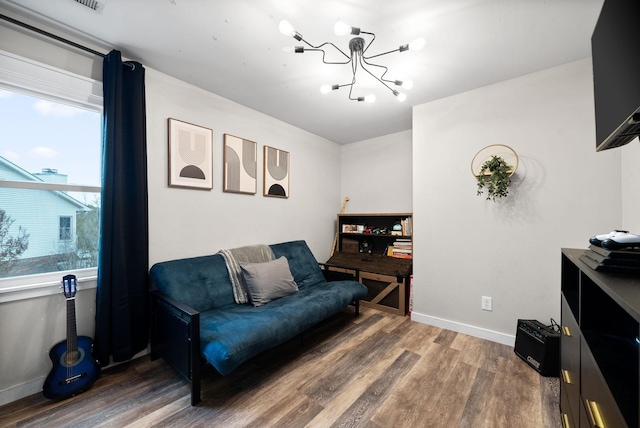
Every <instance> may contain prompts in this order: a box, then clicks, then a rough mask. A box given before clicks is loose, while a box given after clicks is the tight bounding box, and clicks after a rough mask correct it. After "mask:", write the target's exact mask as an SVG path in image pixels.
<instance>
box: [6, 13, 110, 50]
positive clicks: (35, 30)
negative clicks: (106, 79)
mask: <svg viewBox="0 0 640 428" xmlns="http://www.w3.org/2000/svg"><path fill="white" fill-rule="evenodd" d="M0 19H4V20H5V21H8V22H10V23H12V24H15V25H17V26H19V27H22V28H26V29H27V30H31V31H33V32H35V33H38V34H42V35H43V36H46V37H49V38H51V39H54V40H57V41H59V42H62V43H66V44H67V45H70V46H73V47H74V48H78V49H80V50H83V51H85V52H89V53H92V54H94V55H97V56H99V57H102V58H104V57H105V56H106V55H105V54H103V53H101V52H98V51H96V50H93V49H91V48H88V47H86V46H82V45H80V44H78V43H76V42H72V41H71V40H68V39H64V38H62V37H60V36H56V35H55V34H51V33H49V32H47V31H44V30H41V29H40V28H37V27H34V26H33V25H29V24H27V23H24V22H22V21H18V20H17V19H13V18H11V17H9V16H6V15H2V14H0Z"/></svg>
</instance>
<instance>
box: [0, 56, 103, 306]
mask: <svg viewBox="0 0 640 428" xmlns="http://www.w3.org/2000/svg"><path fill="white" fill-rule="evenodd" d="M101 94H102V84H101V82H96V81H94V80H92V79H87V78H85V77H82V76H77V75H73V74H71V73H67V72H65V71H62V70H58V69H54V68H52V67H49V66H46V65H42V64H39V63H35V62H33V61H30V60H26V59H24V58H20V57H16V56H13V55H11V54H7V53H5V52H0V301H3V300H2V293H3V292H5V291H6V290H7V289H15V288H16V287H17V288H25V287H26V288H33V287H34V282H37V283H38V284H39V285H41V286H42V287H45V286H49V287H50V286H51V285H56V286H57V285H58V284H59V281H60V278H61V276H62V275H61V274H60V272H62V271H66V270H73V271H74V274H76V275H77V276H78V279H79V280H80V279H81V277H82V276H83V275H82V274H79V272H77V270H79V269H89V270H90V272H88V273H87V272H85V275H88V276H91V275H93V276H95V268H96V266H97V259H98V239H99V218H100V177H101V165H102V155H101V128H102V124H101V110H102V97H101ZM34 275H37V276H34ZM43 275H44V277H43ZM47 275H49V276H47ZM33 278H36V279H33ZM49 278H51V279H49ZM55 288H56V292H57V291H58V287H55ZM45 294H49V293H45Z"/></svg>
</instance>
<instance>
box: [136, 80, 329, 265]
mask: <svg viewBox="0 0 640 428" xmlns="http://www.w3.org/2000/svg"><path fill="white" fill-rule="evenodd" d="M146 90H147V144H148V147H147V149H148V175H149V213H150V214H149V217H150V218H149V235H150V255H149V258H150V264H153V263H156V262H158V261H163V260H170V259H175V258H179V257H191V256H196V255H203V254H212V253H215V252H217V251H218V250H220V249H222V248H232V247H236V246H242V245H249V244H258V243H264V244H271V243H276V242H283V241H287V240H294V239H305V240H306V241H307V243H308V244H309V246H310V248H311V250H312V252H313V253H314V255H315V256H316V258H317V259H318V260H319V261H326V259H327V258H328V257H329V253H330V251H331V244H332V241H333V233H334V223H335V215H336V213H337V212H338V211H339V210H340V146H339V145H338V144H335V143H333V142H330V141H328V140H326V139H323V138H320V137H318V136H316V135H313V134H310V133H309V132H306V131H303V130H301V129H298V128H295V127H293V126H291V125H288V124H286V123H284V122H281V121H278V120H276V119H273V118H271V117H269V116H266V115H264V114H262V113H259V112H256V111H254V110H251V109H249V108H246V107H243V106H241V105H239V104H236V103H233V102H231V101H229V100H226V99H224V98H222V97H219V96H217V95H215V94H212V93H209V92H206V91H204V90H202V89H199V88H196V87H195V86H192V85H188V84H186V83H184V82H182V81H179V80H177V79H174V78H171V77H169V76H167V75H164V74H162V73H160V72H157V71H155V70H151V69H147V73H146ZM169 117H171V118H175V119H179V120H183V121H185V122H190V123H194V124H196V125H200V126H204V127H207V128H211V129H213V139H214V150H213V156H214V162H213V164H214V174H213V179H214V189H213V190H212V191H203V190H195V189H183V188H175V187H169V186H168V185H167V183H168V176H167V174H168V172H167V171H168V163H167V162H168V157H167V118H169ZM225 133H227V134H232V135H235V136H238V137H241V138H245V139H248V140H251V141H255V142H257V143H258V193H257V194H256V195H245V194H235V193H224V192H223V191H222V162H223V151H222V150H223V134H225ZM265 145H268V146H272V147H276V148H279V149H283V150H286V151H288V152H289V153H290V162H291V163H290V165H291V181H290V197H289V198H288V199H282V198H273V197H264V196H262V184H263V179H262V176H263V164H262V160H263V152H262V150H263V146H265Z"/></svg>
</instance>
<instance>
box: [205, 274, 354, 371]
mask: <svg viewBox="0 0 640 428" xmlns="http://www.w3.org/2000/svg"><path fill="white" fill-rule="evenodd" d="M366 296H367V288H366V287H365V286H364V285H362V284H360V283H358V282H355V281H333V282H322V283H318V284H315V285H314V286H312V287H306V288H300V291H298V292H297V293H293V294H290V295H288V296H285V297H283V298H281V299H277V300H272V301H271V302H269V303H266V304H264V305H262V306H258V307H252V306H250V305H236V304H235V303H234V304H231V305H227V306H225V307H223V308H218V309H214V310H211V311H207V312H203V313H201V314H200V346H201V350H202V354H203V355H204V357H205V358H206V360H207V361H208V362H209V363H210V364H211V365H212V366H213V367H214V368H215V369H216V370H217V371H218V372H219V373H220V374H222V375H226V374H228V373H230V372H231V371H233V370H234V369H235V368H237V367H238V366H239V365H240V364H242V363H243V362H245V361H247V360H248V359H250V358H252V357H254V356H255V355H258V354H259V353H260V352H262V351H265V350H267V349H269V348H273V347H274V346H277V345H279V344H281V343H284V342H286V341H287V340H289V339H291V338H293V337H295V336H296V335H298V334H300V333H302V332H303V331H304V330H306V329H308V328H309V327H311V326H313V325H315V324H317V323H318V322H320V321H322V320H323V319H325V318H327V317H329V316H331V315H333V314H336V313H338V312H340V311H341V310H342V309H343V308H344V307H345V306H347V305H349V304H350V303H351V302H352V301H353V300H354V299H363V298H365V297H366Z"/></svg>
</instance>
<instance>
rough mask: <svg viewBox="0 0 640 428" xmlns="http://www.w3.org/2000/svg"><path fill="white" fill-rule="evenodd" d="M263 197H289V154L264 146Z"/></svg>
mask: <svg viewBox="0 0 640 428" xmlns="http://www.w3.org/2000/svg"><path fill="white" fill-rule="evenodd" d="M263 184H264V196H274V197H278V198H288V197H289V152H285V151H284V150H279V149H276V148H273V147H269V146H264V180H263Z"/></svg>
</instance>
